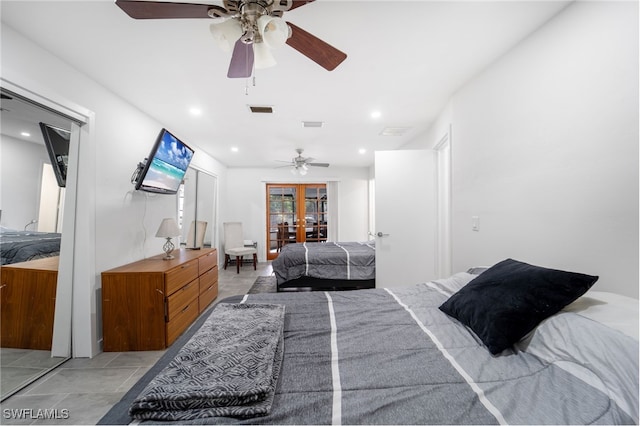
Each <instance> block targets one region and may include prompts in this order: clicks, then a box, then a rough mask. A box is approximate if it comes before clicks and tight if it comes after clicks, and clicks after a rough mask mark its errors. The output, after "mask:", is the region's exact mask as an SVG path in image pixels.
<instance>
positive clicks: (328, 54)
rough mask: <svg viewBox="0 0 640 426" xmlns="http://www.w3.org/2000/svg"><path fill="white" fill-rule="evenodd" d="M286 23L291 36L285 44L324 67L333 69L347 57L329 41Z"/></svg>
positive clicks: (329, 69)
mask: <svg viewBox="0 0 640 426" xmlns="http://www.w3.org/2000/svg"><path fill="white" fill-rule="evenodd" d="M287 24H288V25H289V27H291V37H289V38H288V39H287V44H288V45H289V46H291V47H293V48H294V49H296V50H297V51H298V52H300V53H302V54H303V55H305V56H306V57H308V58H309V59H311V60H312V61H314V62H315V63H317V64H318V65H320V66H321V67H323V68H324V69H326V70H328V71H333V70H334V69H335V68H336V67H337V66H338V65H340V64H341V63H342V61H344V60H345V59H347V54H346V53H344V52H341V51H340V50H338V49H336V48H335V47H333V46H331V45H330V44H329V43H326V42H324V41H322V40H320V39H319V38H318V37H316V36H314V35H313V34H310V33H308V32H306V31H305V30H303V29H302V28H300V27H297V26H295V25H293V24H292V23H291V22H287Z"/></svg>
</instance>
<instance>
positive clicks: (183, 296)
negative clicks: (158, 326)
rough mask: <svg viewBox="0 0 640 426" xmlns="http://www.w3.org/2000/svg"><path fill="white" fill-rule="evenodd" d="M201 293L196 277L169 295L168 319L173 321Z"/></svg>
mask: <svg viewBox="0 0 640 426" xmlns="http://www.w3.org/2000/svg"><path fill="white" fill-rule="evenodd" d="M199 293H200V287H199V286H198V280H197V279H196V280H193V281H191V282H190V283H189V284H187V285H186V286H184V287H182V288H181V289H180V290H178V291H176V292H174V293H173V294H172V295H171V296H169V297H167V321H172V320H173V318H174V317H175V316H176V315H178V314H179V313H180V312H181V311H182V309H184V307H185V306H187V305H188V304H189V303H190V302H191V301H192V300H193V299H195V298H197V297H198V294H199Z"/></svg>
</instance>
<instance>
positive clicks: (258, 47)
mask: <svg viewBox="0 0 640 426" xmlns="http://www.w3.org/2000/svg"><path fill="white" fill-rule="evenodd" d="M253 55H254V62H253V63H254V65H255V67H256V69H264V68H269V67H273V66H275V65H276V63H277V62H276V59H275V58H274V57H273V55H272V54H271V50H269V47H267V46H266V45H265V44H264V43H254V44H253Z"/></svg>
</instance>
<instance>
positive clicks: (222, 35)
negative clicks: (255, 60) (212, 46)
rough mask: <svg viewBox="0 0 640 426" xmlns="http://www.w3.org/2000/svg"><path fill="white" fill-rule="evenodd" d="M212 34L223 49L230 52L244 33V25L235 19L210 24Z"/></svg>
mask: <svg viewBox="0 0 640 426" xmlns="http://www.w3.org/2000/svg"><path fill="white" fill-rule="evenodd" d="M209 30H210V31H211V35H212V36H213V39H214V40H215V42H216V44H217V45H218V47H219V48H220V49H222V51H224V52H230V51H231V49H232V47H233V46H234V45H235V43H236V41H237V40H238V39H239V38H240V36H241V35H242V25H241V24H240V22H238V21H236V20H235V19H228V20H226V21H224V22H222V23H215V24H211V25H209Z"/></svg>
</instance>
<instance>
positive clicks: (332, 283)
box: [272, 241, 376, 291]
mask: <svg viewBox="0 0 640 426" xmlns="http://www.w3.org/2000/svg"><path fill="white" fill-rule="evenodd" d="M272 266H273V272H274V274H275V276H276V282H277V289H278V291H283V290H288V289H297V288H301V287H305V288H310V289H312V290H352V289H365V288H374V287H375V274H376V266H375V243H374V241H365V242H322V243H308V242H305V243H292V244H286V245H285V246H283V247H282V250H281V251H280V254H279V255H278V257H277V258H276V259H274V260H273V262H272Z"/></svg>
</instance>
